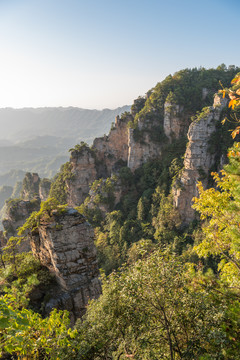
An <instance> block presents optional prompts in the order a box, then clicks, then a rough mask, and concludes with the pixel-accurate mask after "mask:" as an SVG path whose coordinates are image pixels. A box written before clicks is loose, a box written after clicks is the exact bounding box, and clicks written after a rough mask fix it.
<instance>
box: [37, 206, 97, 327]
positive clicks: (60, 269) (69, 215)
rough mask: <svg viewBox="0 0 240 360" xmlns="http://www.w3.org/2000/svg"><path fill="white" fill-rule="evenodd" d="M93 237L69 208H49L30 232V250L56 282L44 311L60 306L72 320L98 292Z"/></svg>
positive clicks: (86, 223)
mask: <svg viewBox="0 0 240 360" xmlns="http://www.w3.org/2000/svg"><path fill="white" fill-rule="evenodd" d="M93 239H94V232H93V229H92V227H91V226H90V224H89V223H88V222H87V221H86V219H85V218H84V217H83V216H82V215H81V214H79V213H78V212H77V211H76V210H74V209H73V208H67V209H65V210H64V211H60V212H59V211H58V210H57V209H56V210H52V212H51V217H50V218H48V219H47V220H46V219H44V217H43V218H42V219H41V221H40V225H39V226H38V228H37V230H36V231H34V233H33V234H32V235H31V247H32V251H33V254H34V256H35V257H37V258H38V259H39V260H40V262H41V263H42V265H44V266H46V267H47V268H48V269H49V270H50V271H51V272H52V273H53V274H54V275H55V276H56V279H57V282H58V284H59V285H58V288H57V289H54V292H55V294H54V293H52V297H51V299H50V300H49V301H48V302H47V303H46V305H45V308H46V312H48V311H50V310H51V309H52V307H58V308H61V307H62V308H65V309H67V310H68V311H70V312H71V314H72V320H73V321H75V320H76V318H78V317H81V316H82V315H83V314H84V312H85V310H86V305H87V303H88V301H89V300H90V299H93V298H97V297H98V296H99V295H100V293H101V284H100V280H99V279H98V276H99V270H98V264H97V259H96V248H95V245H94V241H93Z"/></svg>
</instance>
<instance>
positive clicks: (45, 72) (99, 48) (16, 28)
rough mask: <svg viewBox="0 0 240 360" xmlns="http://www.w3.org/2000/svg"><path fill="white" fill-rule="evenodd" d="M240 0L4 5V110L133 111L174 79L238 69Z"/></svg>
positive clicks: (70, 0)
mask: <svg viewBox="0 0 240 360" xmlns="http://www.w3.org/2000/svg"><path fill="white" fill-rule="evenodd" d="M239 10H240V0H200V1H197V0H85V1H83V0H0V64H1V66H0V107H8V106H10V107H29V106H31V107H39V106H79V107H83V108H98V109H102V108H105V107H109V108H115V107H118V106H122V105H125V104H131V103H132V102H133V100H134V99H135V98H137V97H138V96H139V95H144V94H145V93H146V92H147V91H148V90H149V89H150V88H152V87H153V86H155V85H156V83H157V82H159V81H161V80H163V79H164V78H165V76H167V75H168V74H169V73H171V74H173V73H174V72H176V71H177V70H180V69H183V68H186V67H189V68H192V67H199V66H203V67H206V68H209V67H216V66H218V65H219V64H221V63H225V64H226V65H232V64H234V65H240V46H239V43H240V40H239Z"/></svg>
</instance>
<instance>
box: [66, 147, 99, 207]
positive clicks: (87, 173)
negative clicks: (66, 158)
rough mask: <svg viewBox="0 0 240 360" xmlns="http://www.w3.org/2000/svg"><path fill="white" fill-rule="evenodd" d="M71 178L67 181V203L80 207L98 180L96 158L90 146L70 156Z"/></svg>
mask: <svg viewBox="0 0 240 360" xmlns="http://www.w3.org/2000/svg"><path fill="white" fill-rule="evenodd" d="M70 165H71V177H70V178H69V179H68V180H67V181H66V186H67V203H68V204H69V205H70V206H79V205H80V204H82V203H83V202H84V200H85V198H86V197H87V195H88V192H89V188H90V185H91V184H92V182H93V181H94V180H96V179H97V169H96V156H95V153H94V151H93V150H92V149H90V148H89V147H88V146H82V148H81V150H79V151H78V150H73V151H72V152H71V156H70Z"/></svg>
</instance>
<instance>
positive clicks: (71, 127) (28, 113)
mask: <svg viewBox="0 0 240 360" xmlns="http://www.w3.org/2000/svg"><path fill="white" fill-rule="evenodd" d="M129 110H130V106H128V105H126V106H122V107H118V108H117V109H113V110H111V109H103V110H90V109H82V108H77V107H67V108H64V107H50V108H48V107H46V108H23V109H13V108H1V109H0V128H1V135H0V144H1V142H2V140H4V141H6V140H8V141H14V142H19V141H20V142H22V141H25V140H29V139H32V138H34V137H36V136H57V137H64V138H65V137H70V138H74V139H75V141H78V140H84V141H87V140H88V142H91V141H92V140H93V139H94V138H95V137H96V136H98V135H101V134H102V133H103V132H105V131H107V132H108V131H109V125H111V122H113V121H114V118H115V116H117V115H120V114H122V113H123V112H125V111H129ZM98 131H99V133H98Z"/></svg>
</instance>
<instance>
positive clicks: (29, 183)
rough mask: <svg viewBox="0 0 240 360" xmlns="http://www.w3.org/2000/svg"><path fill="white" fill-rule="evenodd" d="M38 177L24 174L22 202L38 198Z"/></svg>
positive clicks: (35, 174) (34, 174)
mask: <svg viewBox="0 0 240 360" xmlns="http://www.w3.org/2000/svg"><path fill="white" fill-rule="evenodd" d="M39 184H40V177H39V176H38V174H37V173H29V172H28V173H26V175H25V177H24V179H23V184H22V191H21V198H22V200H31V199H34V198H36V197H39Z"/></svg>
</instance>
